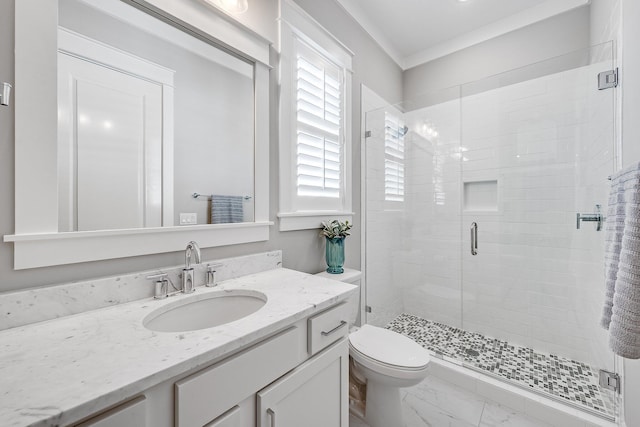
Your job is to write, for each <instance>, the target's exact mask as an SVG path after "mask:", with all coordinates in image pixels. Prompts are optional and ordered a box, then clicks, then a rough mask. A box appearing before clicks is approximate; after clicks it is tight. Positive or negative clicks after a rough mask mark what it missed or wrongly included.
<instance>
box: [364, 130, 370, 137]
mask: <svg viewBox="0 0 640 427" xmlns="http://www.w3.org/2000/svg"><path fill="white" fill-rule="evenodd" d="M364 137H365V138H371V131H370V130H366V131H364Z"/></svg>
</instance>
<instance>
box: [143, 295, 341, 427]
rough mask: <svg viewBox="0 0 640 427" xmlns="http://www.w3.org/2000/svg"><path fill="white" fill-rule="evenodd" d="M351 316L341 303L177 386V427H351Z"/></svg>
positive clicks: (175, 388) (175, 385)
mask: <svg viewBox="0 0 640 427" xmlns="http://www.w3.org/2000/svg"><path fill="white" fill-rule="evenodd" d="M348 314H349V307H348V305H347V304H345V303H341V304H338V305H336V306H334V307H331V308H329V309H327V310H325V311H323V312H321V313H319V314H315V315H313V316H311V317H309V318H308V319H304V320H300V321H298V322H296V323H295V324H294V325H293V326H291V327H289V328H287V329H285V330H284V331H281V332H279V333H277V334H276V335H273V336H271V337H270V338H267V339H265V340H263V341H261V342H260V343H258V344H255V345H253V346H251V347H249V348H248V349H246V350H243V351H241V352H240V353H237V354H236V355H233V356H231V357H229V358H227V359H224V360H222V361H221V362H218V363H216V364H214V365H212V366H210V367H208V368H205V369H202V370H200V371H198V372H195V373H193V374H191V375H189V376H187V377H185V378H182V379H180V380H178V381H175V384H174V393H173V396H174V399H175V400H174V402H175V408H174V420H175V427H203V426H205V427H255V426H256V425H257V426H261V427H276V426H277V427H280V426H292V427H293V426H296V427H302V426H304V427H314V426H317V427H348V385H349V378H348V375H349V348H348V344H347V341H346V339H345V336H346V335H347V333H348V327H347V326H346V323H347V319H348ZM154 425H155V423H154Z"/></svg>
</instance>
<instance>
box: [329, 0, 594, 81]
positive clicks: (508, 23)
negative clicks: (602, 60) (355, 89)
mask: <svg viewBox="0 0 640 427" xmlns="http://www.w3.org/2000/svg"><path fill="white" fill-rule="evenodd" d="M338 2H340V3H341V4H342V6H343V7H344V8H345V9H346V10H347V12H349V13H350V14H351V15H352V16H353V17H354V18H355V19H356V21H358V22H359V23H360V25H362V26H363V27H364V29H365V30H366V31H367V32H368V33H369V34H370V35H371V36H372V37H373V38H374V39H375V40H376V41H377V42H378V43H379V44H380V45H381V46H382V48H383V49H384V50H385V51H386V52H387V53H388V54H389V55H390V56H391V57H392V58H393V59H394V60H395V61H396V62H397V63H398V65H400V66H401V67H402V68H403V69H407V68H411V67H414V66H416V65H419V64H422V63H424V62H428V61H431V60H433V59H436V58H439V57H441V56H445V55H448V54H450V53H452V52H455V51H457V50H460V49H464V48H466V47H469V46H472V45H474V44H477V43H480V42H483V41H486V40H489V39H491V38H494V37H497V36H500V35H502V34H505V33H508V32H510V31H513V30H516V29H518V28H522V27H524V26H527V25H530V24H533V23H535V22H538V21H542V20H544V19H547V18H550V17H552V16H555V15H559V14H561V13H564V12H567V11H569V10H571V9H575V8H577V7H581V6H585V5H588V4H589V3H590V0H468V1H466V2H461V1H458V0H338Z"/></svg>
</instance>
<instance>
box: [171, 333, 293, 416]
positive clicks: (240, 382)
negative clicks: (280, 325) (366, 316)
mask: <svg viewBox="0 0 640 427" xmlns="http://www.w3.org/2000/svg"><path fill="white" fill-rule="evenodd" d="M300 340H301V333H300V330H299V329H298V328H296V327H293V328H289V329H287V330H286V331H284V332H281V333H280V334H278V335H276V336H273V337H271V338H269V339H267V340H265V341H263V342H261V343H259V344H257V345H255V346H253V347H252V348H249V349H247V350H245V351H243V352H242V353H240V354H237V355H234V356H231V357H230V358H229V359H227V360H225V361H222V362H220V363H218V364H216V365H213V366H211V367H210V368H206V369H204V370H202V371H200V372H197V373H195V374H193V375H191V376H189V377H187V378H184V379H182V380H180V381H178V382H176V384H175V391H176V393H175V405H176V407H175V409H176V411H175V421H176V427H192V426H193V427H201V426H203V425H206V424H207V423H211V422H212V421H213V420H215V419H216V417H219V416H220V415H221V414H223V413H224V412H226V411H227V410H229V408H233V407H234V406H235V405H236V404H237V403H238V402H241V401H243V400H244V399H245V398H247V397H249V396H250V395H251V394H253V393H255V392H256V390H259V389H261V388H263V387H264V386H266V385H267V384H269V383H271V382H273V381H274V380H275V379H277V378H279V377H281V376H282V375H284V374H285V373H286V372H288V371H290V370H291V369H293V368H294V367H296V366H297V365H298V364H300V362H301V360H300V355H299V353H298V352H296V351H291V349H295V348H297V347H298V346H299V342H300ZM232 411H233V410H232ZM216 422H217V420H216ZM213 425H217V424H213ZM221 425H225V426H226V425H227V424H221ZM230 425H233V424H230Z"/></svg>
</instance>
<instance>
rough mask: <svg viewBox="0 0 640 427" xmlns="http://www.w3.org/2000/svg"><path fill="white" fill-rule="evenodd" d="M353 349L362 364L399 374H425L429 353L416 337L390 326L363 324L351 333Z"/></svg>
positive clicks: (395, 374) (402, 375)
mask: <svg viewBox="0 0 640 427" xmlns="http://www.w3.org/2000/svg"><path fill="white" fill-rule="evenodd" d="M349 347H350V353H351V356H352V357H353V359H354V360H355V361H356V362H357V363H360V364H362V365H363V366H365V367H367V368H369V369H371V370H374V371H376V372H379V373H381V374H384V375H388V376H391V377H396V378H407V379H408V378H412V377H416V376H420V375H423V372H424V370H425V369H426V368H427V365H428V363H429V353H428V352H427V350H425V349H424V348H422V346H421V345H420V344H418V343H416V342H415V341H412V340H411V339H409V338H407V337H405V336H404V335H400V334H399V333H397V332H393V331H390V330H388V329H383V328H378V327H375V326H371V325H364V326H362V328H360V329H359V330H358V331H356V332H354V333H352V334H351V335H349Z"/></svg>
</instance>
